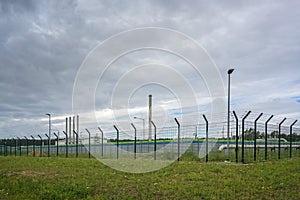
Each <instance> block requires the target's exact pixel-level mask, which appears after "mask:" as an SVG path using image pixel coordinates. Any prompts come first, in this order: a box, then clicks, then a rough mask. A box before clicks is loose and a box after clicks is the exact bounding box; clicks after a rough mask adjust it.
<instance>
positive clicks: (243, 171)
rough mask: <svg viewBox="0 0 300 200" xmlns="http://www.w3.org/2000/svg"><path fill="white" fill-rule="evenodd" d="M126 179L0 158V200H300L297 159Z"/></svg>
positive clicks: (43, 161) (99, 170) (81, 167)
mask: <svg viewBox="0 0 300 200" xmlns="http://www.w3.org/2000/svg"><path fill="white" fill-rule="evenodd" d="M193 156H194V155H193V154H189V153H187V154H186V155H185V156H184V157H183V158H182V159H183V161H181V162H174V163H173V164H171V165H170V166H168V167H166V168H163V169H161V170H159V171H155V172H150V173H145V174H130V173H124V172H120V171H116V170H113V169H111V168H109V167H107V166H105V165H103V164H102V163H101V162H99V161H97V160H95V159H87V158H77V159H75V158H69V159H66V158H54V157H51V158H45V157H42V158H39V157H35V158H33V157H14V156H8V157H3V156H0V199H300V193H299V188H300V182H299V180H300V173H299V172H300V165H299V163H300V158H293V159H282V160H280V161H268V162H257V163H253V164H248V165H242V164H234V163H232V164H223V163H209V164H204V163H199V161H192V160H195V159H196V158H195V157H193Z"/></svg>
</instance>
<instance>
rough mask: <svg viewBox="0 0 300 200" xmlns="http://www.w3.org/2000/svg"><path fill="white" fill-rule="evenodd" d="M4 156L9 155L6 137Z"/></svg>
mask: <svg viewBox="0 0 300 200" xmlns="http://www.w3.org/2000/svg"><path fill="white" fill-rule="evenodd" d="M4 156H7V140H6V139H4Z"/></svg>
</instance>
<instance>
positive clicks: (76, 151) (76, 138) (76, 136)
mask: <svg viewBox="0 0 300 200" xmlns="http://www.w3.org/2000/svg"><path fill="white" fill-rule="evenodd" d="M73 135H75V140H76V141H75V144H76V146H75V148H76V150H75V154H76V158H78V133H77V132H76V131H75V130H73Z"/></svg>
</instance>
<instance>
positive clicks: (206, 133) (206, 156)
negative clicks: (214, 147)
mask: <svg viewBox="0 0 300 200" xmlns="http://www.w3.org/2000/svg"><path fill="white" fill-rule="evenodd" d="M202 116H203V118H204V120H205V162H208V120H207V118H206V116H205V115H204V114H203V115H202Z"/></svg>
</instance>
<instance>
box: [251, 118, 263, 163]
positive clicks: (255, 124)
mask: <svg viewBox="0 0 300 200" xmlns="http://www.w3.org/2000/svg"><path fill="white" fill-rule="evenodd" d="M262 115H263V113H260V114H259V115H258V117H257V118H256V119H255V121H254V138H253V139H254V161H256V138H257V134H256V128H257V121H258V120H259V118H260V117H261V116H262Z"/></svg>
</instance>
